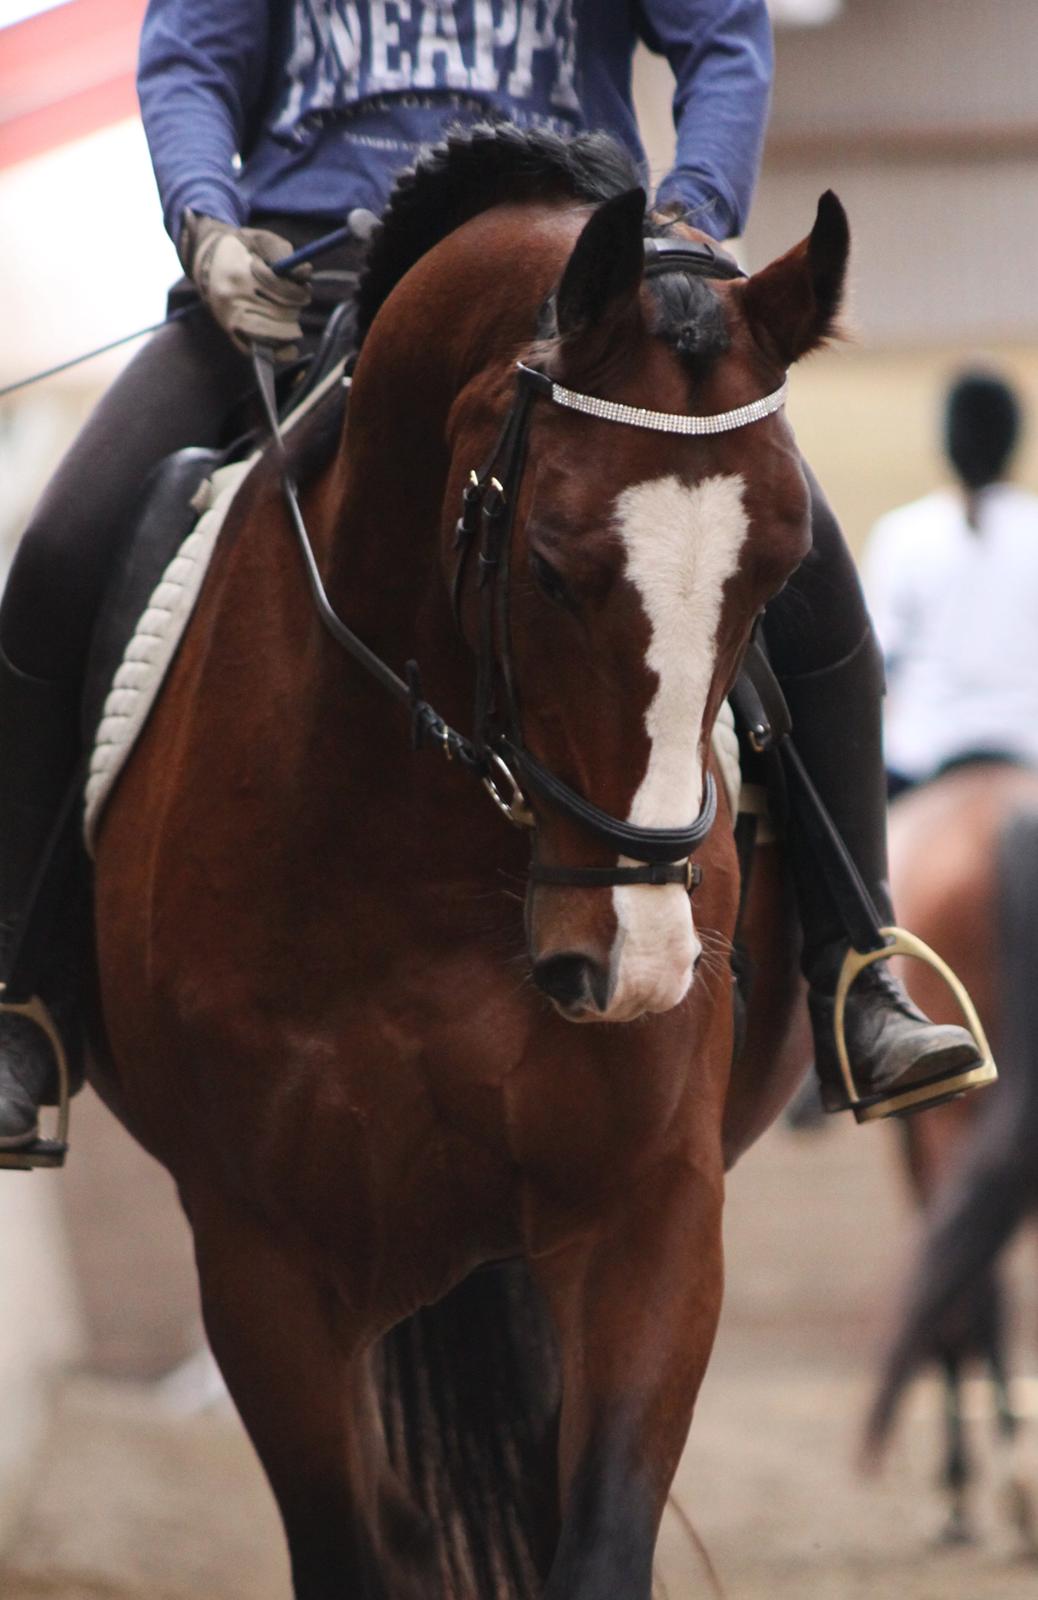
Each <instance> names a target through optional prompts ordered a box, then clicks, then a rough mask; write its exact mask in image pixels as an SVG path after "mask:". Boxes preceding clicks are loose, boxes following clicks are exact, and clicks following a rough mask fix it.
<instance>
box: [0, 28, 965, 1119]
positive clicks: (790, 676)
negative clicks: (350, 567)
mask: <svg viewBox="0 0 1038 1600" xmlns="http://www.w3.org/2000/svg"><path fill="white" fill-rule="evenodd" d="M639 37H640V38H642V39H643V40H644V41H645V42H646V43H647V44H648V46H649V47H650V48H651V49H653V50H655V51H657V52H659V53H663V54H665V55H666V56H667V58H668V59H669V61H670V64H671V66H672V68H673V70H674V73H675V77H676V91H675V97H674V117H675V127H676V132H677V154H676V159H675V164H674V166H673V168H672V170H671V171H670V172H669V173H668V174H667V175H666V176H665V178H664V179H663V181H662V183H661V184H660V185H659V188H658V190H657V193H656V197H655V206H656V208H657V216H666V217H669V218H674V219H677V218H681V219H683V220H685V221H687V222H689V223H691V224H692V225H693V226H695V227H697V228H699V229H701V230H702V231H704V232H705V233H707V234H708V235H711V236H712V237H714V238H715V239H724V238H726V237H728V236H731V235H735V234H738V233H739V232H740V231H741V229H742V226H743V223H744V221H745V216H746V211H747V208H748V205H749V200H750V195H751V192H752V189H753V185H754V182H755V179H756V175H757V169H758V166H759V161H760V152H761V146H762V142H763V135H764V128H765V122H766V116H767V106H768V97H769V91H770V79H771V66H772V53H771V33H770V24H769V21H768V15H767V8H766V4H765V0H639V4H637V5H635V6H631V5H627V4H612V3H609V4H601V5H597V4H596V5H593V6H592V5H581V4H573V3H571V0H563V3H562V4H560V5H558V6H555V7H548V8H542V7H541V6H540V5H539V3H538V0H512V3H510V4H504V5H502V6H501V7H500V8H498V9H497V10H496V11H495V8H494V7H493V6H492V5H491V4H490V3H489V0H437V3H436V4H432V3H429V4H422V5H421V6H419V5H418V4H417V3H415V4H412V5H403V4H400V5H393V6H392V8H390V6H389V5H388V4H387V3H386V0H357V3H350V4H348V5H346V4H342V3H338V0H331V3H329V4H325V5H323V6H319V7H315V6H312V5H310V4H308V3H305V0H297V3H296V4H294V5H292V6H287V5H286V6H283V5H274V4H273V3H271V0H219V3H216V0H151V3H150V4H149V6H148V10H147V14H146V16H145V20H144V25H143V32H142V41H141V54H140V69H139V78H138V86H139V93H140V100H141V112H142V117H143V121H144V127H145V131H146V134H147V137H148V141H149V147H150V150H151V155H152V160H153V164H154V168H155V174H156V179H157V183H158V187H159V192H160V196H161V199H162V203H163V210H164V216H165V222H166V226H167V228H168V230H169V232H170V235H171V237H172V238H173V240H174V242H175V244H176V245H177V248H178V251H179V254H180V258H181V262H182V264H183V266H184V269H185V272H186V274H187V275H188V277H189V279H191V280H192V282H193V285H194V289H195V291H196V292H197V295H198V296H199V297H200V299H201V302H202V303H203V305H204V307H205V310H204V311H202V312H200V313H199V315H197V316H195V317H190V318H186V319H184V320H181V321H178V322H175V323H168V324H167V325H166V326H164V327H163V329H162V330H161V331H160V332H159V333H157V334H156V335H155V336H154V337H153V338H152V340H151V341H150V343H149V344H148V345H147V346H146V347H145V348H144V349H143V350H142V351H141V352H140V353H139V354H138V356H137V357H136V358H135V360H134V361H133V362H131V364H130V365H129V366H128V367H127V369H126V370H125V371H124V373H123V374H122V376H121V377H120V378H119V379H118V380H117V382H116V383H115V384H114V386H113V387H112V389H111V390H110V391H109V392H108V394H107V395H106V396H105V398H104V399H103V400H102V401H101V403H100V405H99V407H98V409H97V410H96V412H95V413H94V415H93V417H92V418H91V419H90V421H89V422H88V423H87V425H86V427H85V429H84V431H83V433H82V434H81V435H80V437H79V438H78V439H77V441H76V442H75V443H74V444H73V446H72V449H71V450H70V452H69V454H68V455H67V456H66V458H65V460H64V461H63V462H62V464H61V466H60V467H59V468H58V471H57V473H56V475H55V478H54V480H53V481H52V483H51V485H50V487H49V488H48V490H47V491H46V493H45V495H44V497H43V500H42V501H41V503H40V506H39V507H38V509H37V511H36V513H35V514H34V516H33V518H32V520H31V522H30V524H29V527H28V529H27V531H26V533H25V535H24V538H23V540H22V544H21V547H20V549H19V552H18V556H17V558H16V561H15V564H14V567H13V570H12V573H11V576H10V579H9V582H8V586H7V590H6V592H5V594H4V598H3V602H2V606H0V747H2V748H3V750H4V753H5V759H4V763H3V770H2V774H0V926H2V928H3V930H4V935H5V947H6V955H4V954H3V952H0V977H3V978H4V979H7V978H9V976H10V973H11V969H12V962H13V960H14V952H15V951H16V949H17V944H18V936H19V933H20V931H21V929H22V927H23V925H24V923H25V919H26V917H27V914H28V911H29V909H30V906H31V901H32V890H33V884H34V881H35V878H36V873H37V867H38V864H39V862H40V859H41V857H42V855H43V854H44V853H45V850H46V845H47V840H48V836H49V833H50V830H51V826H52V823H53V819H54V818H55V816H56V815H57V813H58V811H59V809H60V807H61V804H62V799H63V796H64V795H65V793H66V790H67V788H68V785H69V781H70V775H71V774H72V772H73V768H74V764H75V761H76V757H77V754H78V748H79V746H78V738H77V729H76V720H77V711H78V701H79V694H80V686H81V680H82V675H83V664H84V659H85V656H86V651H87V646H88V642H89V639H90V634H91V628H92V625H93V621H94V617H95V614H96V611H97V607H98V604H99V601H100V597H101V595H102V593H103V591H104V588H105V584H106V582H107V580H108V578H109V576H110V570H111V566H112V561H113V550H114V548H115V544H116V540H117V537H118V533H119V530H120V529H121V528H122V526H123V525H124V523H125V522H126V520H127V517H128V515H129V514H130V512H131V510H132V508H133V505H134V502H135V501H136V499H137V497H138V495H139V493H140V489H141V485H142V484H143V482H144V480H145V478H146V477H147V474H148V472H149V470H150V469H151V468H152V467H153V466H154V465H155V464H156V463H157V462H159V461H160V460H161V459H162V458H163V457H165V456H166V455H167V454H169V453H170V452H172V451H174V450H176V449H178V448H180V447H182V446H185V445H204V444H215V443H217V442H219V441H220V440H221V438H222V436H223V434H224V430H225V427H226V421H227V417H228V414H229V413H230V412H231V411H232V410H233V409H234V407H235V405H236V404H237V403H238V402H239V401H241V400H242V399H243V398H245V397H246V396H248V395H249V394H250V392H251V390H252V384H253V377H252V372H251V367H250V365H249V362H248V360H247V352H248V351H249V349H250V347H251V345H252V344H253V342H255V343H256V344H259V345H261V346H262V347H264V348H265V349H267V350H268V351H270V352H271V353H272V354H273V356H274V357H275V358H277V359H288V358H290V357H292V356H293V355H294V354H295V353H296V351H297V350H299V349H302V350H303V352H304V353H307V352H309V351H311V350H312V349H313V348H314V344H315V341H316V338H317V335H318V333H319V331H320V329H321V327H322V326H323V324H324V322H325V320H326V319H327V317H328V315H329V314H330V311H331V308H332V307H333V306H334V305H335V304H336V303H338V302H339V301H340V300H342V299H343V298H344V297H345V296H346V295H347V294H348V292H349V287H350V284H351V282H352V281H353V280H354V279H355V276H356V273H357V271H358V269H359V267H360V265H361V262H362V257H363V238H364V236H365V235H366V233H367V232H368V231H369V229H370V227H371V225H372V222H373V219H374V216H375V215H376V214H378V213H379V212H380V211H381V210H382V207H383V205H384V203H385V201H386V199H387V197H388V194H389V192H390V189H391V187H392V184H393V181H394V179H395V177H396V175H397V173H398V172H399V171H400V170H401V169H402V168H404V167H406V166H407V165H408V164H409V163H410V162H411V161H412V160H413V159H414V157H415V155H416V153H417V150H418V149H419V148H420V147H421V146H422V145H424V144H427V143H429V142H432V141H435V140H437V139H439V138H441V137H442V136H443V134H444V132H445V130H446V128H447V127H448V126H458V125H466V124H472V123H474V122H477V121H481V120H483V121H485V120H486V119H487V118H488V117H489V118H492V119H493V118H502V117H504V118H507V119H509V120H511V121H514V122H517V123H518V124H519V125H520V126H525V127H531V126H533V127H540V128H546V129H549V130H554V131H555V132H558V133H560V134H562V135H563V136H565V135H571V134H574V133H577V132H580V131H582V130H585V129H600V130H604V131H607V132H609V133H611V134H612V135H613V136H614V137H616V138H618V139H619V140H620V142H621V143H622V144H624V145H625V146H626V147H627V148H628V149H629V150H631V151H632V152H633V153H634V155H635V156H636V158H637V160H638V161H639V163H641V164H642V165H643V166H644V153H643V151H642V148H641V143H640V140H639V135H638V130H637V124H636V121H635V114H634V108H633V105H632V101H631V60H632V56H633V52H634V49H635V46H636V44H637V42H638V39H639ZM344 217H348V218H350V219H351V228H352V230H353V232H354V234H355V235H356V237H355V238H354V240H353V241H352V242H351V243H349V244H347V245H345V246H344V247H343V248H342V249H341V250H340V251H339V252H338V253H337V254H336V255H335V256H333V257H330V258H329V259H328V260H326V261H324V262H323V263H322V266H321V269H320V270H318V271H315V272H313V274H312V275H311V274H310V273H309V272H308V271H304V272H300V273H294V274H293V275H292V276H290V277H288V278H284V277H279V276H277V275H275V273H274V272H273V271H272V270H271V263H272V262H276V261H277V260H279V259H280V258H282V257H284V256H286V255H288V254H289V252H290V251H291V250H292V249H293V247H297V246H299V245H302V244H304V243H307V242H310V241H312V240H314V239H316V238H319V237H321V236H323V235H324V234H326V233H327V232H329V231H330V230H331V229H332V228H334V227H336V226H338V225H339V224H341V222H342V219H343V218H344ZM118 267H119V264H118V262H113V263H112V270H113V272H117V271H118ZM207 313H208V314H207ZM808 476H809V482H810V488H811V496H812V532H813V548H812V550H811V552H810V554H809V555H808V557H807V559H806V560H805V561H804V562H803V564H802V566H801V567H800V569H799V570H798V572H797V573H796V574H795V576H794V578H793V579H792V580H791V581H790V583H789V584H788V585H787V588H786V590H785V591H784V594H783V596H782V597H780V598H779V599H778V600H777V601H776V602H775V603H774V604H773V605H772V606H771V607H770V608H769V612H768V621H767V628H766V634H767V640H768V646H769V649H770V652H771V656H772V659H773V662H774V665H775V668H776V670H777V672H778V674H779V676H780V678H781V680H782V683H783V687H784V689H785V692H786V694H787V697H788V699H789V701H790V704H791V707H792V709H793V714H794V717H795V719H796V724H797V743H798V748H799V749H800V751H801V754H802V756H803V758H804V761H805V764H806V766H807V768H808V770H809V772H810V774H811V776H812V778H813V780H814V782H815V785H816V787H817V788H818V790H819V791H820V793H821V795H822V797H823V799H824V801H825V803H826V805H827V807H828V809H829V811H830V813H831V814H832V816H833V818H834V819H835V822H836V825H837V828H838V829H839V831H840V833H841V834H842V836H843V839H844V840H845V842H846V844H847V846H848V848H849V850H850V853H851V855H852V857H853V859H854V861H855V862H856V864H857V867H858V870H859V872H860V874H861V877H862V879H863V880H864V882H865V884H866V886H867V887H868V889H869V891H870V893H871V896H872V898H873V899H874V901H875V902H876V904H877V905H878V907H879V908H880V911H881V915H882V917H883V919H884V920H889V914H890V908H889V903H888V896H887V890H886V843H885V831H884V830H885V817H884V785H883V774H882V761H881V750H880V722H879V698H880V680H881V669H880V663H879V656H878V652H877V649H876V645H875V641H874V637H873V634H872V630H871V627H870V624H869V620H868V616H867V614H866V612H865V608H864V603H863V600H862V596H861V590H860V586H859V584H858V579H857V575H856V571H855V568H854V564H853V561H852V559H851V557H850V555H849V553H848V551H847V547H846V545H845V543H844V540H843V537H842V534H841V532H840V529H839V527H838V525H837V523H836V520H835V518H834V517H833V514H832V512H831V511H830V509H829V507H828V506H827V505H826V503H825V500H824V498H823V497H822V494H821V491H820V490H819V488H818V486H817V484H816V483H815V481H814V479H813V478H811V477H810V474H809V475H808ZM788 849H789V854H790V858H791V861H792V865H793V872H794V876H795V879H796V885H797V891H798V900H799V905H800V913H801V921H802V925H803V927H804V929H805V939H804V954H803V967H804V971H805V973H806V975H807V977H808V981H809V986H810V1003H811V1011H812V1018H813V1022H814V1024H815V1029H816V1065H817V1067H818V1069H819V1073H820V1075H821V1077H822V1079H823V1084H824V1094H825V1098H826V1103H827V1105H828V1107H829V1108H830V1109H833V1110H837V1109H842V1108H844V1107H846V1105H847V1100H846V1097H845V1094H844V1090H843V1087H842V1084H841V1081H840V1076H839V1072H838V1067H837V1061H836V1049H835V1039H834V1034H833V1027H832V1019H833V994H834V989H835V984H836V980H837V975H838V973H839V970H840V967H841V964H842V961H843V957H844V954H845V952H846V950H847V938H846V935H845V933H844V930H843V925H842V923H841V921H840V919H839V917H838V916H837V914H836V908H835V905H834V902H833V900H832V898H831V896H830V893H829V891H828V889H827V887H826V885H825V883H824V881H823V880H822V879H821V876H820V874H819V872H818V868H817V865H816V862H815V859H814V856H813V854H812V851H811V848H810V845H809V844H808V842H807V840H806V839H805V838H803V837H801V835H800V834H799V832H798V830H797V829H796V827H795V826H794V827H792V828H791V830H790V834H789V839H788ZM8 998H9V999H18V998H19V996H18V994H17V993H15V992H14V991H13V989H12V990H9V991H8ZM846 1032H847V1039H848V1044H849V1048H850V1053H851V1059H852V1061H853V1062H854V1066H855V1070H856V1073H857V1078H858V1084H859V1089H860V1092H861V1093H862V1095H863V1096H864V1097H867V1098H868V1099H869V1100H870V1102H875V1103H877V1104H884V1105H885V1104H887V1103H888V1102H889V1103H890V1104H891V1106H893V1105H894V1104H895V1102H896V1100H897V1097H898V1095H899V1094H900V1093H902V1092H903V1091H904V1090H905V1088H906V1087H912V1088H914V1089H916V1090H918V1089H920V1088H921V1089H922V1090H923V1097H924V1098H925V1096H926V1095H927V1094H930V1093H932V1094H933V1096H934V1097H939V1095H940V1092H941V1087H942V1085H943V1083H944V1082H945V1080H947V1079H948V1078H952V1077H956V1076H958V1075H959V1074H961V1073H962V1072H963V1070H965V1069H968V1068H969V1067H970V1065H971V1063H976V1062H977V1061H978V1059H979V1058H978V1057H977V1053H976V1050H975V1048H974V1046H973V1042H972V1040H971V1038H970V1036H969V1035H968V1034H967V1033H965V1032H964V1031H963V1030H961V1029H958V1028H948V1027H938V1026H935V1025H933V1024H931V1023H929V1022H928V1020H927V1019H926V1018H925V1017H924V1016H923V1015H922V1014H921V1013H920V1012H919V1011H917V1010H916V1009H915V1008H914V1007H913V1006H912V1005H911V1004H910V1002H909V1001H908V998H907V996H906V995H905V993H904V991H903V989H902V988H901V987H900V985H899V984H898V983H897V982H896V981H895V979H894V978H893V977H892V976H891V975H890V973H889V971H888V970H887V968H886V966H885V964H884V965H883V966H882V967H875V966H874V967H871V968H870V969H869V970H868V972H867V974H866V975H865V976H864V977H863V978H862V980H861V981H860V982H859V983H858V984H857V985H856V986H855V989H854V990H853V992H852V996H851V998H850V1001H849V1003H848V1007H847V1023H846ZM52 1071H53V1063H52V1060H51V1055H50V1049H49V1046H48V1045H47V1043H46V1040H45V1039H44V1037H43V1035H42V1033H41V1032H40V1031H39V1030H38V1029H36V1028H34V1027H33V1025H32V1024H30V1023H28V1022H27V1021H26V1020H25V1019H23V1018H20V1017H16V1016H14V1015H11V1014H7V1015H6V1016H3V1017H0V1147H2V1146H7V1147H17V1146H20V1145H27V1144H29V1143H31V1141H32V1140H33V1139H34V1138H35V1137H36V1133H37V1117H36V1107H37V1104H38V1102H39V1100H40V1097H41V1095H42V1094H43V1093H44V1092H45V1091H46V1090H47V1088H48V1085H49V1082H50V1079H51V1077H52Z"/></svg>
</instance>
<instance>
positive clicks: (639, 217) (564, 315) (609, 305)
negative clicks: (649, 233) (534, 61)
mask: <svg viewBox="0 0 1038 1600" xmlns="http://www.w3.org/2000/svg"><path fill="white" fill-rule="evenodd" d="M644 220H645V190H644V189H628V190H627V192H626V193H625V194H618V195H617V196H616V197H615V199H613V200H607V201H606V202H605V203H604V205H600V206H599V207H598V209H597V210H596V211H594V212H593V213H592V215H591V218H590V220H589V221H588V222H587V223H586V224H585V226H584V231H583V232H582V234H581V235H580V238H579V239H578V240H577V242H576V244H575V245H574V247H573V254H572V255H571V256H570V258H569V261H568V262H567V263H566V270H565V272H564V273H563V274H562V282H561V283H560V284H559V292H558V295H557V297H556V307H557V318H558V329H559V333H560V334H561V335H562V337H563V338H567V337H569V336H570V335H572V334H576V333H583V332H584V331H585V330H587V329H590V328H594V327H595V326H596V324H598V323H600V322H602V321H604V320H605V319H606V318H607V317H609V316H611V315H613V314H614V313H615V312H616V311H618V310H620V309H621V307H622V306H623V305H624V304H625V303H629V302H630V301H631V300H632V299H633V298H634V296H635V295H636V294H637V293H638V287H639V285H640V284H641V281H642V271H643V269H644V265H645V245H644V243H643V240H642V226H643V223H644Z"/></svg>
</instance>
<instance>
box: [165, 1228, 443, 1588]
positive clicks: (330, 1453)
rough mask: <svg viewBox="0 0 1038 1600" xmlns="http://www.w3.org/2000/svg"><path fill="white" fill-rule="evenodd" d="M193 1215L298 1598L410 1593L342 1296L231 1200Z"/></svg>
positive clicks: (299, 1249) (208, 1299)
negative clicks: (388, 1531)
mask: <svg viewBox="0 0 1038 1600" xmlns="http://www.w3.org/2000/svg"><path fill="white" fill-rule="evenodd" d="M190 1212H191V1220H192V1225H193V1227H194V1230H195V1248H196V1255H197V1259H198V1269H199V1279H200V1284H201V1290H202V1306H203V1313H204V1317H205V1325H206V1330H207V1332H208V1334H209V1339H210V1342H211V1344H212V1348H213V1352H214V1354H215V1356H216V1359H217V1361H218V1362H219V1365H220V1369H221V1371H222V1372H223V1375H224V1378H225V1379H226V1381H227V1386H228V1388H229V1389H230V1392H231V1395H232V1396H233V1398H234V1401H235V1404H236V1405H237V1407H238V1410H239V1412H240V1414H241V1417H242V1421H243V1422H244V1424H245V1427H246V1429H247V1431H248V1433H249V1436H250V1438H251V1440H252V1442H253V1445H254V1446H255V1449H256V1452H257V1454H258V1455H259V1458H260V1460H261V1462H262V1464H263V1467H264V1470H265V1472H266V1474H267V1477H268V1479H269V1481H270V1485H271V1488H272V1489H273V1491H274V1496H275V1498H276V1500H277V1503H278V1509H279V1510H280V1512H281V1517H282V1521H283V1523H284V1528H285V1534H286V1537H287V1540H288V1547H289V1554H290V1559H291V1565H292V1579H293V1585H294V1593H295V1596H296V1600H342V1597H343V1596H345V1595H349V1596H350V1597H351V1600H385V1597H387V1596H388V1595H389V1594H390V1593H391V1592H392V1594H393V1596H394V1600H395V1597H396V1595H398V1594H400V1593H410V1592H411V1591H409V1590H406V1589H402V1588H401V1586H400V1584H399V1583H396V1582H394V1583H393V1584H392V1585H390V1583H389V1582H388V1580H387V1577H386V1575H385V1573H384V1571H383V1569H382V1564H381V1559H380V1554H381V1553H380V1550H379V1540H378V1536H377V1532H376V1529H377V1518H378V1512H377V1504H378V1478H377V1474H378V1464H379V1463H380V1462H381V1461H382V1459H383V1449H382V1441H381V1436H380V1432H379V1429H378V1424H377V1421H376V1420H375V1418H374V1417H373V1416H372V1414H371V1400H370V1394H371V1390H370V1385H369V1383H368V1379H367V1372H366V1368H365V1365H364V1358H363V1356H361V1355H358V1354H357V1353H356V1346H357V1337H356V1333H355V1331H354V1330H353V1329H351V1327H350V1325H349V1317H348V1314H347V1313H346V1311H345V1309H344V1308H343V1306H342V1303H341V1300H340V1299H339V1298H338V1297H337V1296H336V1295H335V1293H334V1292H333V1289H332V1286H331V1284H330V1283H327V1282H326V1281H322V1277H321V1275H320V1271H319V1264H318V1263H317V1261H315V1260H314V1259H313V1258H312V1257H311V1254H310V1252H308V1251H307V1249H306V1247H305V1245H304V1244H303V1243H302V1242H301V1241H297V1242H296V1243H295V1245H294V1246H292V1247H291V1248H289V1247H288V1246H286V1245H284V1244H283V1243H282V1242H281V1241H280V1240H278V1238H277V1237H276V1236H275V1235H274V1234H273V1233H272V1232H269V1231H267V1230H266V1229H265V1228H264V1227H263V1226H262V1224H261V1223H260V1222H259V1221H258V1220H253V1219H251V1218H245V1217H243V1216H242V1215H241V1214H239V1213H238V1212H232V1211H231V1210H230V1209H229V1208H227V1207H225V1206H223V1205H222V1204H220V1203H211V1202H210V1201H208V1200H206V1201H198V1200H197V1199H196V1198H195V1197H192V1200H191V1205H190ZM373 1463H374V1465H373Z"/></svg>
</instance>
